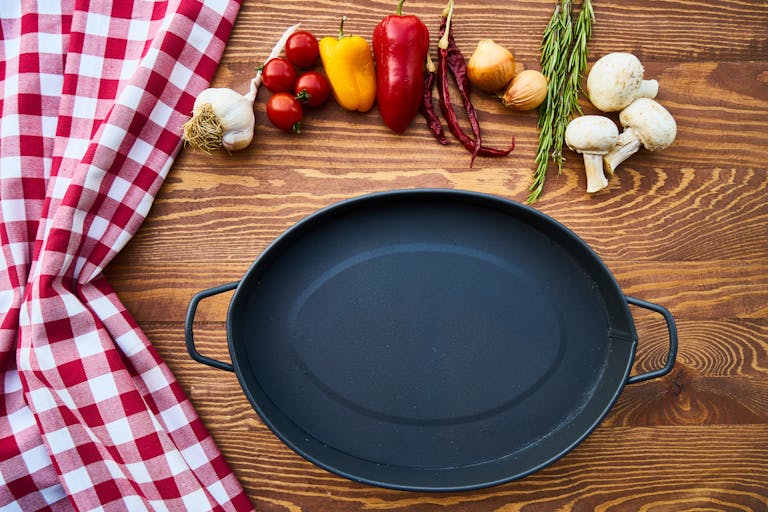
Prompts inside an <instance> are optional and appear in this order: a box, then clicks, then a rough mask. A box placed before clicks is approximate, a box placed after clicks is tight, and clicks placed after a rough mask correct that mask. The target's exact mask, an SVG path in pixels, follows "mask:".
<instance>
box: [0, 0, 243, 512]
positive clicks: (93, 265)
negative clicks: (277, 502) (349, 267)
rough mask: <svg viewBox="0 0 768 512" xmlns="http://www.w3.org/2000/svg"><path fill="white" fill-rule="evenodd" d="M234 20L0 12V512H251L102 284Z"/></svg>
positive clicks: (159, 178)
mask: <svg viewBox="0 0 768 512" xmlns="http://www.w3.org/2000/svg"><path fill="white" fill-rule="evenodd" d="M239 7H240V6H239V3H238V2H237V1H227V0H206V1H205V2H203V1H199V0H171V1H163V0H133V1H130V0H120V1H115V2H92V1H88V0H64V1H61V0H39V1H35V0H29V1H27V0H21V1H20V0H3V1H2V4H0V21H1V25H0V30H1V31H2V32H1V33H0V38H1V39H2V41H1V42H0V210H1V211H0V213H1V216H0V221H1V222H0V242H2V252H0V258H2V259H1V260H0V389H1V390H2V397H1V398H0V511H3V512H6V511H16V510H18V511H23V512H29V511H33V510H72V509H77V510H130V511H136V510H169V511H177V510H194V511H198V510H201V511H202V510H252V508H253V507H252V505H251V503H250V502H249V500H248V498H247V497H246V495H245V494H244V493H243V490H242V488H241V486H240V484H239V483H238V482H237V480H236V479H235V477H234V476H233V474H232V471H231V470H230V468H229V466H228V465H227V463H226V462H225V461H224V459H223V458H222V456H221V454H220V452H219V450H218V448H217V447H216V445H215V444H214V442H213V440H212V438H211V437H210V435H209V434H208V432H207V431H206V429H205V427H204V426H203V424H202V422H201V421H200V419H199V418H198V417H197V415H196V413H195V411H194V409H193V408H192V405H191V404H190V402H189V401H188V400H187V398H186V397H185V396H184V393H183V391H182V390H181V388H180V386H179V385H178V383H177V382H176V381H175V380H174V378H173V376H172V374H171V373H170V371H169V370H168V368H167V367H166V366H165V365H164V364H163V362H162V361H161V360H160V358H159V357H158V355H157V353H156V352H155V351H154V350H153V348H152V346H151V345H150V344H149V342H148V340H147V339H146V337H145V336H144V335H143V334H142V332H141V331H140V329H139V328H138V326H137V325H136V323H135V322H134V320H133V319H132V318H131V316H130V315H129V314H128V312H127V311H126V309H125V308H124V307H123V305H122V304H121V303H120V301H119V300H118V298H117V296H116V295H115V293H114V292H113V291H112V289H111V288H110V286H109V284H108V283H107V282H106V280H105V279H104V277H103V275H102V270H103V269H104V266H105V265H106V264H107V263H108V262H109V261H110V260H111V259H112V258H113V257H114V256H115V254H116V253H117V252H118V251H120V249H121V248H122V247H123V246H124V245H125V243H126V242H127V241H128V239H129V238H130V237H131V236H132V235H133V234H134V233H135V232H136V230H137V229H138V227H139V225H140V224H141V222H142V221H143V219H144V217H145V216H146V214H147V212H148V210H149V208H150V205H151V204H152V201H153V198H154V196H155V193H156V192H157V190H158V188H159V187H160V185H161V184H162V182H163V180H164V178H165V176H166V174H167V173H168V170H169V168H170V167H171V164H172V162H173V160H174V157H175V155H176V154H177V152H178V151H179V148H180V144H181V140H180V133H181V126H182V124H183V123H184V121H185V120H186V117H187V116H188V115H189V113H190V112H191V110H192V105H193V102H194V98H195V96H196V95H197V94H198V93H199V92H200V91H201V90H203V89H205V88H206V87H208V85H209V83H210V80H211V79H212V77H213V74H214V71H215V69H216V67H217V64H218V62H219V59H220V58H221V55H222V52H223V49H224V44H225V42H226V40H227V39H228V37H229V34H230V31H231V29H232V25H233V23H234V20H235V17H236V16H237V13H238V10H239Z"/></svg>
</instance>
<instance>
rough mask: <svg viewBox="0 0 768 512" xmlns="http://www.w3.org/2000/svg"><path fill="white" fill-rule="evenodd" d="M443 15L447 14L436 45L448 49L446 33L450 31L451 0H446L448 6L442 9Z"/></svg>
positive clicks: (451, 16)
mask: <svg viewBox="0 0 768 512" xmlns="http://www.w3.org/2000/svg"><path fill="white" fill-rule="evenodd" d="M443 16H447V17H448V20H447V21H446V22H445V33H444V34H443V37H441V38H440V41H438V42H437V47H438V48H440V49H441V50H447V49H448V35H449V34H450V33H451V19H452V18H453V0H448V6H447V7H446V8H445V10H444V11H443Z"/></svg>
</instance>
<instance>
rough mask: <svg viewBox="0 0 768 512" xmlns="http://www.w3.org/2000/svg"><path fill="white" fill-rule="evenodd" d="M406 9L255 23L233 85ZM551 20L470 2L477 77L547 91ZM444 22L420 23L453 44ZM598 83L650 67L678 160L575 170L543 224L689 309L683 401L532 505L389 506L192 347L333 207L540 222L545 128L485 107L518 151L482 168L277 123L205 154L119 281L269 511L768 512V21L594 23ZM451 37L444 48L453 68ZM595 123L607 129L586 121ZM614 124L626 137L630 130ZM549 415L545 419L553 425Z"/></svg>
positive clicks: (654, 17) (538, 4) (499, 139)
mask: <svg viewBox="0 0 768 512" xmlns="http://www.w3.org/2000/svg"><path fill="white" fill-rule="evenodd" d="M395 3H396V2H395V1H394V0H391V1H390V0H387V1H384V0H381V1H372V0H364V1H359V2H351V1H345V0H340V1H336V2H330V1H318V2H307V1H298V0H281V1H280V2H276V1H265V2H252V1H247V0H246V1H245V3H244V5H243V7H242V10H241V12H240V15H239V18H238V20H237V24H236V26H235V29H234V32H233V34H232V37H231V39H230V41H229V43H228V46H227V50H226V52H225V55H224V59H223V61H222V63H221V65H220V67H219V70H218V73H217V75H216V78H215V80H214V85H215V86H219V87H231V88H234V89H236V90H239V91H242V92H244V91H246V90H247V84H248V80H249V79H250V78H251V76H252V75H253V73H254V70H255V68H256V67H257V66H258V65H259V64H260V63H261V61H262V60H263V59H264V57H265V56H266V55H267V54H268V52H269V49H270V48H271V46H272V44H273V43H274V41H275V40H276V39H277V37H278V36H279V34H280V33H281V32H282V30H283V29H284V28H285V27H287V26H288V25H290V24H293V23H295V22H298V21H300V22H302V24H303V27H304V28H306V29H308V30H310V31H312V32H314V33H315V34H316V35H318V36H326V35H334V34H335V33H336V30H337V24H338V19H339V17H340V16H341V15H342V14H344V15H347V16H348V22H347V25H346V30H347V31H348V33H352V34H359V35H363V36H364V37H366V39H368V40H370V36H371V33H372V31H373V27H374V26H375V24H376V23H377V22H378V21H379V20H380V19H381V18H383V17H384V16H385V15H387V14H389V13H391V12H392V11H393V10H394V4H395ZM552 7H553V2H551V1H538V0H528V1H520V2H518V1H508V2H502V1H498V0H496V1H491V0H457V4H456V12H455V34H456V40H457V43H458V45H459V47H460V48H461V49H462V50H463V51H464V53H465V54H466V55H467V56H469V55H470V54H471V53H472V51H473V49H474V46H475V44H476V43H477V41H478V40H479V39H481V38H493V39H494V40H496V41H497V42H498V43H500V44H502V45H504V46H506V47H508V48H510V49H511V50H513V51H514V53H515V55H516V57H517V60H518V62H521V63H522V64H523V65H524V66H525V67H529V68H536V67H537V62H538V57H539V41H540V37H541V33H542V31H543V29H544V26H545V25H546V23H547V20H548V19H549V16H550V14H551V11H552ZM442 8H443V3H442V2H431V1H412V2H411V1H409V2H408V3H407V4H406V11H407V12H410V13H413V14H417V15H419V16H420V17H421V18H422V19H423V21H424V22H425V23H426V24H427V25H428V27H429V28H430V30H431V31H432V32H433V34H436V33H437V28H438V25H439V17H440V11H441V10H442ZM594 8H595V13H596V18H597V21H596V24H595V28H594V35H593V39H592V42H591V46H590V49H591V56H590V62H594V60H595V59H596V58H597V57H599V56H601V55H603V54H605V53H608V52H611V51H630V52H633V53H635V54H636V55H637V56H638V57H639V58H640V59H641V60H642V61H643V63H644V65H645V67H646V75H647V76H650V77H653V78H656V79H657V80H658V81H659V84H660V92H659V96H658V101H659V102H661V103H662V104H663V105H665V106H666V107H667V108H668V110H669V111H670V112H671V113H672V114H673V115H674V117H675V118H676V120H677V123H678V137H677V140H676V141H675V143H674V144H673V145H672V147H670V148H668V149H667V150H665V151H662V152H658V153H649V152H647V151H644V150H643V151H641V152H640V153H638V154H637V155H635V156H634V157H632V158H631V159H630V160H628V161H627V162H626V163H625V164H624V165H623V166H622V168H620V169H619V171H618V172H617V174H616V176H614V177H613V179H611V182H610V186H609V188H608V189H607V190H605V191H603V192H601V193H598V194H596V195H593V196H589V195H587V194H586V193H585V192H584V190H585V186H586V185H585V178H584V171H583V166H582V162H581V159H580V156H578V155H576V154H574V153H572V152H570V151H567V152H566V158H567V160H566V163H565V166H564V168H563V171H562V173H561V174H559V175H558V174H557V173H556V172H554V171H551V172H550V173H549V177H548V181H547V185H546V187H545V190H544V194H543V196H542V198H541V200H540V201H539V202H538V203H537V204H536V205H535V207H536V208H538V209H539V210H541V211H542V212H544V213H547V214H549V215H551V216H553V217H554V218H556V219H557V220H559V221H560V222H562V223H563V224H565V225H566V226H568V227H569V228H571V229H572V230H574V231H575V232H576V233H577V234H578V235H579V236H581V237H582V238H583V239H584V240H585V241H586V242H587V243H589V244H590V245H591V246H592V247H593V248H594V249H595V251H596V252H597V253H598V254H599V256H600V257H601V258H602V259H603V261H604V262H605V263H606V264H607V265H608V267H609V268H610V269H611V270H612V272H613V273H614V275H615V276H616V279H617V280H618V282H619V284H620V285H621V287H622V289H623V291H624V292H625V293H626V294H627V295H632V296H635V297H639V298H643V299H646V300H650V301H652V302H655V303H657V304H660V305H662V306H665V307H667V308H668V309H670V310H671V311H672V313H673V315H674V316H675V318H676V320H677V324H678V329H679V335H680V349H679V354H678V357H677V362H676V364H675V367H674V369H673V370H672V372H671V373H670V374H668V375H667V376H665V377H663V378H659V379H655V380H651V381H647V382H644V383H639V384H634V385H629V386H627V387H625V388H624V390H623V392H622V393H621V395H620V397H619V400H618V402H617V403H616V405H615V406H614V407H613V409H612V410H611V412H610V414H609V415H608V417H607V418H606V419H605V420H604V421H603V422H602V424H601V425H600V426H599V427H598V428H597V430H596V431H595V432H594V433H593V434H592V435H591V436H590V437H588V438H587V440H586V441H585V442H584V443H582V444H581V445H579V446H578V447H577V448H576V449H575V450H573V451H572V452H571V453H569V454H567V455H566V456H565V457H564V458H562V459H561V460H559V461H557V462H556V463H554V464H553V465H551V466H549V467H547V468H545V469H543V470H541V471H539V472H537V473H535V474H533V475H531V476H529V477H527V478H525V479H523V480H519V481H516V482H511V483H508V484H505V485H501V486H497V487H493V488H489V489H485V490H480V491H473V492H464V493H448V494H432V493H412V492H401V491H392V490H384V489H378V488H374V487H369V486H365V485H361V484H357V483H353V482H351V481H348V480H345V479H343V478H340V477H337V476H334V475H332V474H330V473H328V472H326V471H324V470H322V469H319V468H317V467H315V466H313V465H312V464H310V463H309V462H306V461H305V460H304V459H302V458H301V457H299V456H298V455H296V454H295V453H294V452H292V451H291V450H290V449H289V448H287V447H286V446H285V445H283V444H282V442H281V441H279V440H278V439H277V438H276V437H275V436H274V435H273V434H272V433H271V432H270V431H269V430H268V429H267V428H266V427H265V426H264V424H263V423H262V422H261V421H260V420H259V418H258V416H257V415H256V413H255V412H254V411H253V409H252V408H251V407H250V405H249V403H248V401H247V400H246V398H245V397H244V395H243V394H242V391H241V389H240V387H239V385H238V383H237V380H236V378H235V376H234V375H233V374H230V373H226V372H221V371H217V370H214V369H213V368H209V367H207V366H203V365H200V364H197V363H194V362H193V361H192V360H191V359H190V358H189V356H188V355H187V353H186V350H185V348H184V332H183V331H184V326H183V322H184V315H185V312H186V308H187V305H188V303H189V300H190V298H191V297H192V295H193V294H194V293H196V292H198V291H200V290H203V289H206V288H209V287H212V286H215V285H219V284H223V283H227V282H230V281H236V280H238V279H239V278H240V277H241V276H242V275H243V273H244V272H245V271H246V270H247V268H248V267H249V265H250V264H251V263H252V261H253V260H254V258H256V257H257V256H258V255H259V254H260V253H261V252H262V251H263V250H264V249H265V248H266V247H267V245H268V244H269V243H270V242H271V241H272V240H273V239H275V238H276V237H277V236H279V234H280V233H281V232H283V231H284V230H285V229H287V228H288V227H290V226H291V225H292V224H294V223H296V222H297V221H299V220H301V219H302V218H304V217H305V216H307V215H309V214H311V213H313V212H314V211H316V210H317V209H319V208H322V207H324V206H327V205H329V204H332V203H335V202H337V201H340V200H343V199H346V198H349V197H353V196H357V195H361V194H365V193H369V192H374V191H382V190H392V189H400V188H416V187H442V188H455V189H466V190H473V191H479V192H487V193H491V194H496V195H499V196H502V197H506V198H509V199H512V200H515V201H524V200H525V198H526V195H527V188H528V186H529V184H530V180H531V175H532V170H533V168H534V165H533V157H534V153H535V150H536V143H537V131H536V114H535V113H515V112H511V111H509V110H506V109H505V108H504V107H503V106H501V104H500V103H499V102H498V101H497V100H496V99H495V98H493V97H490V96H487V95H482V94H475V93H473V99H474V101H475V105H476V107H477V109H478V112H479V116H480V122H481V126H482V128H483V134H484V138H485V141H486V142H487V143H488V144H491V145H495V146H502V147H503V146H505V145H506V144H507V143H508V142H509V140H510V139H511V138H512V137H514V138H515V140H516V143H517V147H516V149H515V151H514V152H513V153H512V154H511V155H510V156H508V157H506V158H503V159H491V158H479V159H478V160H477V161H476V163H475V166H474V167H473V168H469V166H468V165H469V153H467V152H466V151H465V150H464V149H462V148H461V147H460V146H459V144H458V143H453V144H450V145H449V146H440V145H439V144H437V143H436V142H435V141H434V140H433V139H432V137H431V135H430V134H429V132H428V130H427V129H426V125H425V123H424V121H423V120H422V119H421V118H420V117H418V118H417V119H415V120H414V121H413V123H412V124H411V126H410V128H409V129H408V131H407V132H406V133H405V134H403V135H396V134H394V133H392V132H390V131H389V130H388V129H387V128H385V127H384V125H383V123H382V122H381V120H380V117H379V114H378V112H377V110H376V109H375V108H374V109H373V110H372V111H370V112H368V113H365V114H360V113H349V112H345V111H342V110H341V109H340V108H339V107H338V106H336V104H335V103H333V102H331V103H329V104H327V105H326V106H325V107H324V108H322V109H320V110H317V111H311V112H309V113H308V114H307V116H306V118H305V121H304V130H303V133H302V134H301V135H300V136H291V135H287V134H284V133H282V132H279V131H278V130H276V129H275V128H273V127H272V126H271V125H270V124H269V122H268V120H267V119H266V116H265V113H264V104H265V100H266V98H267V97H268V95H269V93H268V92H267V91H266V90H262V91H261V92H260V94H259V97H258V99H257V102H256V106H255V110H256V121H257V128H256V132H257V133H256V137H255V140H254V143H253V144H252V145H251V146H250V147H249V148H247V149H245V150H243V151H240V152H237V153H232V154H231V155H230V154H227V153H226V152H222V153H219V154H215V155H213V156H206V155H203V154H200V153H196V152H194V151H192V150H191V149H186V150H183V151H182V153H181V154H180V156H179V158H178V160H177V162H176V163H175V165H174V167H173V168H172V170H171V172H170V174H169V177H168V179H167V180H166V183H165V185H164V186H163V188H162V189H161V191H160V193H159V195H158V196H157V199H156V201H155V203H154V206H153V208H152V210H151V212H150V215H149V217H148V218H147V219H146V222H145V223H144V225H143V226H142V228H141V229H140V231H139V232H138V233H137V234H136V236H135V237H134V239H133V240H132V241H131V242H130V243H129V244H128V246H127V247H126V248H125V250H124V251H123V252H122V253H121V254H120V255H119V256H118V257H117V258H116V260H115V261H114V262H113V263H112V264H111V265H110V267H109V268H108V269H107V274H108V277H109V279H110V281H111V282H112V284H113V285H114V287H115V289H116V290H117V291H118V294H119V296H120V297H121V298H122V300H123V301H124V302H125V304H126V305H127V307H128V309H129V310H130V311H131V313H132V314H133V315H134V316H135V318H136V320H137V321H138V323H139V325H140V326H141V327H142V328H143V330H144V331H145V333H146V334H147V336H148V337H149V339H150V340H151V341H152V343H153V344H154V345H155V346H156V347H157V349H158V351H159V352H160V354H161V355H162V357H163V358H164V359H165V361H166V362H167V364H168V365H169V366H170V368H171V369H172V370H173V372H174V373H175V375H176V377H177V378H178V379H179V381H180V383H181V384H182V386H183V388H184V389H185V390H186V392H187V393H188V394H189V396H190V398H191V400H192V402H193V403H194V405H195V407H196V408H197V410H198V412H199V414H200V415H201V417H202V418H203V420H204V422H205V424H206V425H207V426H208V428H209V429H210V431H211V433H212V434H213V436H214V437H215V439H216V441H217V442H218V443H219V446H220V447H221V449H222V451H223V453H224V454H225V456H226V458H227V459H228V461H229V462H230V464H231V466H232V467H233V469H234V471H235V472H236V474H237V476H238V477H239V479H240V481H241V482H242V484H243V486H244V487H245V489H246V490H247V492H248V494H249V496H250V497H251V499H252V501H253V503H254V506H255V507H256V509H257V510H260V511H265V512H273V511H274V512H277V511H287V512H297V511H304V512H315V511H350V512H352V511H371V510H381V511H389V510H391V511H409V512H411V511H412V512H436V511H449V510H450V511H473V512H475V511H476V512H518V511H606V512H607V511H625V510H626V511H649V512H650V511H654V512H657V511H683V510H691V511H693V510H696V511H714V510H727V511H731V510H733V511H766V510H768V166H767V164H766V157H767V156H768V132H767V131H766V120H768V116H767V114H768V2H766V1H764V0H725V1H722V2H704V3H702V2H690V1H688V0H680V1H658V2H652V1H648V0H641V1H637V2H618V1H616V0H613V1H610V2H603V1H600V0H594ZM435 43H436V38H435V37H434V36H433V38H432V51H433V55H434V52H435V50H434V49H435ZM583 106H584V109H585V111H586V112H587V113H592V112H594V109H592V107H591V106H590V105H589V104H588V103H587V102H586V101H584V102H583ZM614 119H616V117H615V116H614ZM228 301H229V296H228V295H227V296H218V297H215V298H212V299H209V300H207V301H205V302H204V303H203V304H202V305H201V307H200V310H199V312H198V315H197V317H196V323H195V332H196V337H197V341H198V345H199V348H200V350H201V352H203V353H205V354H207V355H210V356H212V357H216V358H219V359H221V360H228V354H227V347H226V333H225V316H226V308H227V304H228ZM632 312H633V314H634V315H635V320H636V324H637V329H638V332H639V335H640V343H639V347H638V352H637V357H636V363H635V370H634V371H635V372H641V371H648V370H651V369H654V368H658V367H659V366H661V365H663V362H664V358H665V356H666V344H667V334H666V329H665V326H664V325H663V322H662V321H661V320H660V317H658V316H657V315H654V314H651V313H648V312H646V311H643V310H638V309H636V308H633V309H632ZM542 406H546V404H542Z"/></svg>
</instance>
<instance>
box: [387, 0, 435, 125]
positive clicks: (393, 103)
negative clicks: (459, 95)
mask: <svg viewBox="0 0 768 512" xmlns="http://www.w3.org/2000/svg"><path fill="white" fill-rule="evenodd" d="M404 2H405V0H399V3H398V4H397V14H391V15H389V16H387V17H386V18H384V19H383V20H381V22H379V24H378V25H376V28H375V29H374V30H373V55H374V57H375V59H376V101H377V103H378V105H379V112H380V113H381V117H382V118H383V119H384V124H386V125H387V126H388V127H389V128H391V129H392V130H393V131H395V132H397V133H403V132H404V131H405V130H406V128H408V125H409V124H410V123H411V120H412V119H413V118H414V116H415V115H416V113H417V112H418V111H419V106H420V105H421V101H422V95H423V94H424V60H425V59H426V56H427V52H428V51H429V30H428V29H427V26H426V25H424V23H422V21H421V20H420V19H419V18H418V17H416V16H413V15H405V16H404V15H403V14H402V9H403V3H404Z"/></svg>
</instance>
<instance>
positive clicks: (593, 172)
mask: <svg viewBox="0 0 768 512" xmlns="http://www.w3.org/2000/svg"><path fill="white" fill-rule="evenodd" d="M584 170H585V171H586V174H587V192H588V193H590V194H592V193H594V192H598V191H600V190H603V189H604V188H605V187H607V186H608V179H607V178H606V177H605V174H604V173H603V157H602V155H598V154H594V153H584Z"/></svg>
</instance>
